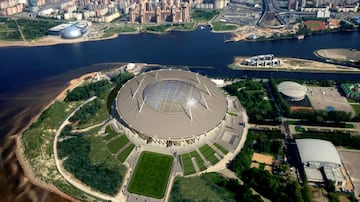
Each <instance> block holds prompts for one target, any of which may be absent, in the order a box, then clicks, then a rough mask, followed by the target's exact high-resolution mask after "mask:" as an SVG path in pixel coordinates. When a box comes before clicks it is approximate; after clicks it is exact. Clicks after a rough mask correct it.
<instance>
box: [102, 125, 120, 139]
mask: <svg viewBox="0 0 360 202" xmlns="http://www.w3.org/2000/svg"><path fill="white" fill-rule="evenodd" d="M105 133H107V135H106V136H104V137H103V140H105V141H108V140H110V139H112V138H114V137H116V136H118V135H119V134H118V133H117V132H115V131H114V130H113V129H112V128H111V127H110V126H106V129H105Z"/></svg>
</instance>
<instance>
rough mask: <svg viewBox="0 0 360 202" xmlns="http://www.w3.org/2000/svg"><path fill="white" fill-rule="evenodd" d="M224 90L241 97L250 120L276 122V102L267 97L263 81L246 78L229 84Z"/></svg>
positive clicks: (253, 121)
mask: <svg viewBox="0 0 360 202" xmlns="http://www.w3.org/2000/svg"><path fill="white" fill-rule="evenodd" d="M224 90H225V91H227V92H228V93H229V94H230V95H233V96H237V97H238V98H239V100H240V102H241V104H242V105H243V106H244V107H245V109H246V112H247V115H248V116H249V122H251V123H266V122H268V123H269V122H276V117H278V113H277V111H276V110H275V107H274V103H272V102H271V101H269V99H266V98H265V96H266V91H265V88H264V86H263V83H262V82H261V81H255V80H251V79H246V80H242V81H239V82H236V83H233V84H231V85H227V86H225V87H224Z"/></svg>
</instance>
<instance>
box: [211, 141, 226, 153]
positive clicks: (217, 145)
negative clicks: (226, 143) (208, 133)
mask: <svg viewBox="0 0 360 202" xmlns="http://www.w3.org/2000/svg"><path fill="white" fill-rule="evenodd" d="M214 145H215V147H216V148H218V149H219V150H220V151H221V152H222V153H223V154H227V153H228V152H229V151H228V150H227V149H225V148H224V147H223V146H221V145H219V144H218V143H214Z"/></svg>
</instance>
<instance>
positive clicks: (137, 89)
mask: <svg viewBox="0 0 360 202" xmlns="http://www.w3.org/2000/svg"><path fill="white" fill-rule="evenodd" d="M145 77H146V75H145V76H144V77H143V78H142V79H141V81H140V83H139V85H138V87H137V88H136V91H135V93H134V95H133V96H132V99H134V98H135V96H136V94H137V93H138V91H139V89H140V87H141V85H142V83H143V82H144V80H145Z"/></svg>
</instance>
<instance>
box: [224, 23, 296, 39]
mask: <svg viewBox="0 0 360 202" xmlns="http://www.w3.org/2000/svg"><path fill="white" fill-rule="evenodd" d="M293 32H294V31H293V30H289V29H270V28H262V27H256V26H243V27H240V28H238V29H237V30H236V31H235V32H233V36H232V38H231V39H230V41H241V40H247V37H248V36H249V35H254V36H256V37H257V38H259V37H265V38H267V37H270V36H272V35H273V34H276V33H278V34H290V33H293Z"/></svg>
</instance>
